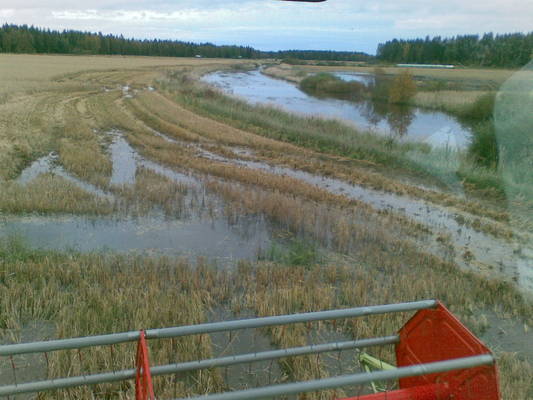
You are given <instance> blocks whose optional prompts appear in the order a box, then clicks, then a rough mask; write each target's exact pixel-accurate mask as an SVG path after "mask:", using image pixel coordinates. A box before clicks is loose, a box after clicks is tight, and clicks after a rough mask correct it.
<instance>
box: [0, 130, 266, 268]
mask: <svg viewBox="0 0 533 400" xmlns="http://www.w3.org/2000/svg"><path fill="white" fill-rule="evenodd" d="M109 135H111V137H112V143H111V145H110V146H109V153H110V154H109V155H110V158H111V160H112V161H113V171H112V176H111V179H110V185H111V186H118V187H121V186H130V185H133V184H134V183H135V181H136V173H137V171H138V168H140V167H142V168H145V169H148V170H150V171H152V172H155V173H156V174H159V175H161V176H163V177H166V178H168V179H170V180H171V181H173V182H175V183H177V184H181V185H186V186H188V187H190V188H192V189H193V190H190V191H189V193H188V195H187V197H186V199H185V203H186V204H192V203H193V202H196V203H198V202H201V203H211V204H215V207H214V209H211V210H210V211H209V212H201V211H199V210H190V211H191V212H188V213H185V214H186V216H185V217H183V218H170V217H168V216H167V215H164V214H163V213H162V212H160V211H158V210H157V209H154V210H153V211H152V212H149V213H147V215H143V216H131V215H124V214H123V213H119V215H115V216H112V217H86V216H72V215H65V216H57V215H55V216H43V215H25V216H9V215H8V216H1V217H0V238H7V237H12V236H16V237H20V238H23V239H24V240H25V242H26V243H27V244H28V245H29V246H31V247H33V248H40V249H58V250H75V251H80V252H92V251H113V252H122V253H139V254H141V253H142V254H159V255H170V256H185V257H190V258H193V257H196V256H205V257H208V258H209V259H216V260H217V261H218V262H220V263H221V264H231V263H233V262H234V261H236V260H239V259H250V260H255V259H257V256H258V255H259V254H260V253H261V252H262V251H264V250H265V249H268V248H269V246H270V236H271V233H270V227H269V225H268V223H267V222H266V221H265V220H264V219H263V218H261V217H257V216H256V217H242V218H239V219H238V221H237V222H235V221H233V222H231V223H230V221H228V219H227V218H225V217H224V216H223V215H222V212H221V209H222V207H221V205H220V204H219V203H220V202H219V201H217V199H213V198H210V197H209V195H208V194H206V193H205V192H204V191H203V185H202V182H201V181H200V180H198V179H196V178H195V177H193V176H192V175H189V174H186V173H180V172H177V171H175V170H173V169H170V168H167V167H164V166H162V165H159V164H157V163H155V162H152V161H150V160H146V159H144V158H143V157H141V156H140V155H139V154H138V153H137V152H136V151H135V150H134V149H133V148H132V147H131V146H130V145H129V143H128V142H127V141H126V139H125V138H124V137H123V135H122V133H121V132H119V131H111V132H109ZM43 173H52V174H56V175H59V176H62V177H64V178H66V179H68V180H69V181H71V182H73V183H75V184H76V185H77V186H79V187H80V188H82V189H84V190H86V191H88V192H90V193H93V194H95V195H98V196H106V197H110V198H111V199H114V200H115V198H114V197H113V196H112V195H111V194H109V193H108V192H107V191H104V190H102V189H100V188H97V187H95V186H93V185H90V184H88V183H86V182H83V181H81V180H80V179H78V178H76V177H74V176H72V175H71V174H69V173H68V172H66V171H65V169H64V168H63V167H62V166H61V165H59V163H58V157H57V156H56V155H55V154H50V155H48V156H46V157H43V158H41V159H38V160H36V161H35V162H34V163H32V164H31V165H30V166H29V167H28V168H26V169H25V170H24V171H23V172H22V173H21V175H20V177H19V178H18V182H19V183H20V184H23V185H24V184H27V183H28V182H30V181H31V180H33V179H35V178H36V177H38V176H39V175H40V174H43ZM198 192H201V193H200V197H201V199H200V200H198V199H194V197H195V196H199V195H198ZM211 197H212V196H211ZM197 207H198V206H197ZM196 211H197V212H196ZM204 214H208V215H204Z"/></svg>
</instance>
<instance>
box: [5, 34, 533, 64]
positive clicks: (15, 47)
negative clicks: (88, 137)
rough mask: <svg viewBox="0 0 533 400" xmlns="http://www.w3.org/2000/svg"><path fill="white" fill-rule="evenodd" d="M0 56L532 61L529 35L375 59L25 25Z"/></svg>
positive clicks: (406, 43)
mask: <svg viewBox="0 0 533 400" xmlns="http://www.w3.org/2000/svg"><path fill="white" fill-rule="evenodd" d="M0 52H3V53H59V54H103V55H114V54H120V55H135V56H160V57H194V56H197V55H200V56H202V57H218V58H281V59H288V60H293V61H295V60H324V61H367V62H379V61H381V62H386V63H417V64H428V63H429V64H456V65H465V66H480V67H510V68H516V67H521V66H524V65H526V64H527V63H528V62H530V61H531V60H532V58H533V32H530V33H527V34H524V33H509V34H497V35H494V34H493V33H486V34H484V35H482V36H479V35H463V36H456V37H452V38H441V37H440V36H437V37H434V38H430V37H429V36H428V37H426V38H425V39H410V40H397V39H394V40H390V41H388V42H386V43H381V44H379V46H378V49H377V56H376V57H374V56H372V55H369V54H366V53H363V52H349V51H326V50H287V51H276V52H272V51H260V50H256V49H254V48H252V47H249V46H218V45H214V44H212V43H200V44H197V43H190V42H182V41H176V40H157V39H153V40H148V39H145V40H139V39H126V38H124V37H123V36H122V35H120V36H114V35H103V34H102V33H90V32H81V31H74V30H65V31H62V32H60V31H54V30H50V29H41V28H36V27H33V26H27V25H20V26H18V25H12V24H5V25H3V26H2V27H1V28H0Z"/></svg>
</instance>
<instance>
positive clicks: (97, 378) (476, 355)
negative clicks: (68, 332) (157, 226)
mask: <svg viewBox="0 0 533 400" xmlns="http://www.w3.org/2000/svg"><path fill="white" fill-rule="evenodd" d="M413 311H415V312H416V313H415V314H414V316H412V317H411V319H409V320H408V322H407V323H406V324H405V325H404V326H403V327H402V328H401V329H400V331H399V332H398V333H397V334H396V335H391V336H386V337H379V338H368V339H359V340H350V341H345V342H335V343H324V344H322V343H321V344H313V345H309V346H303V347H293V348H286V349H279V350H271V351H264V352H255V353H249V354H236V355H231V356H226V357H220V358H211V359H206V360H195V361H189V362H184V363H176V364H169V365H156V366H154V365H151V364H150V361H149V346H148V342H149V340H156V339H157V340H163V339H169V338H176V337H183V336H189V335H202V334H210V333H216V332H231V331H236V330H242V329H252V328H264V327H272V326H282V325H288V324H295V323H310V322H314V321H326V320H338V319H347V318H360V317H364V316H369V315H377V314H386V313H398V312H413ZM126 342H137V357H136V363H137V365H136V368H133V369H129V370H122V371H111V372H102V373H98V374H94V375H84V376H74V377H64V378H55V379H51V380H45V381H36V382H16V383H14V384H12V385H6V386H0V397H1V396H11V395H16V394H20V393H32V392H33V393H36V392H43V391H47V390H57V389H64V388H69V387H75V386H86V385H93V384H103V383H111V382H119V381H124V380H135V389H136V399H137V400H153V399H155V398H156V395H155V394H154V389H153V385H152V380H153V379H156V377H157V376H161V375H175V374H180V373H183V372H189V371H196V370H201V369H212V368H224V367H229V366H232V365H239V364H249V363H254V362H259V361H267V360H269V361H273V360H279V359H282V358H287V357H297V356H303V355H310V354H321V353H326V352H334V351H341V350H353V349H356V350H357V351H361V349H366V348H370V347H374V346H382V345H390V344H394V345H395V352H396V366H387V367H386V368H380V367H382V366H385V364H384V363H382V362H380V361H377V362H375V361H374V366H375V367H376V366H377V367H378V370H370V369H369V370H367V371H366V372H362V373H357V374H352V375H340V376H335V377H330V378H326V379H319V380H312V381H302V382H292V383H287V384H281V385H273V386H264V387H259V388H254V389H247V390H241V391H230V392H226V393H215V394H209V395H204V396H200V397H192V398H191V399H196V400H254V399H267V398H277V397H280V396H281V397H285V396H291V395H298V394H300V393H306V392H314V391H320V390H328V389H336V388H342V387H354V386H362V385H372V387H373V388H377V387H378V385H377V384H376V382H385V381H392V382H396V383H397V387H398V388H399V389H397V390H392V391H383V392H377V393H374V394H368V395H361V396H357V397H352V398H349V399H332V400H356V399H357V400H452V399H453V400H498V399H500V398H501V397H500V392H499V385H498V372H497V369H496V364H495V359H494V356H493V355H492V354H491V352H490V350H489V349H488V348H487V347H486V346H485V345H484V344H483V343H481V341H480V340H479V339H477V338H476V337H475V336H474V335H473V334H472V333H471V332H470V331H469V330H468V329H467V328H466V327H465V326H464V325H462V324H461V322H459V320H458V319H457V318H456V317H454V316H453V315H452V314H451V313H450V312H449V311H448V310H447V309H446V307H444V306H443V305H442V304H441V303H440V302H438V301H435V300H426V301H417V302H411V303H399V304H388V305H379V306H368V307H356V308H349V309H341V310H330V311H320V312H312V313H304V314H292V315H280V316H273V317H265V318H253V319H241V320H235V321H221V322H213V323H207V324H200V325H190V326H180V327H173V328H162V329H149V330H146V331H144V330H143V331H133V332H123V333H115V334H110V335H101V336H90V337H83V338H73V339H61V340H52V341H45V342H34V343H20V344H13V345H4V346H0V357H10V358H11V359H12V357H13V356H16V355H21V354H29V353H43V354H45V355H46V354H47V353H48V352H51V351H61V350H71V349H78V350H80V349H83V348H87V347H92V346H112V345H114V344H118V343H126ZM360 354H361V355H365V354H366V353H360ZM366 359H367V360H375V359H374V358H372V357H371V356H366ZM13 365H14V364H13ZM13 372H15V371H13ZM13 375H14V376H16V374H15V373H14V374H13ZM179 400H184V399H179Z"/></svg>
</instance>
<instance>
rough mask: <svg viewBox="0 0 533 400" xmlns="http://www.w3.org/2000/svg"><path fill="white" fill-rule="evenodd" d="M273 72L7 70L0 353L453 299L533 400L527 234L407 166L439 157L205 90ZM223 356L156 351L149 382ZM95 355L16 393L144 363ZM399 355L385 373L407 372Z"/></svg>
mask: <svg viewBox="0 0 533 400" xmlns="http://www.w3.org/2000/svg"><path fill="white" fill-rule="evenodd" d="M262 63H263V61H253V60H252V61H250V60H246V61H244V60H229V59H227V60H226V59H198V58H191V59H188V58H150V57H118V56H116V57H115V56H113V57H103V56H40V55H12V54H2V55H0V340H1V343H2V344H6V343H17V342H21V341H35V340H45V339H52V338H68V337H77V336H85V335H97V334H105V333H111V332H122V331H129V330H138V329H147V328H159V327H168V326H180V325H188V324H196V323H202V322H207V321H215V320H219V319H230V318H244V317H250V316H269V315H279V314H287V313H296V312H309V311H318V310H327V309H333V308H346V307H356V306H363V305H370V304H387V303H394V302H404V301H415V300H421V299H439V300H441V301H442V302H443V303H444V304H445V305H446V306H447V307H448V308H450V309H451V310H452V311H453V312H454V313H455V314H456V315H457V316H458V317H459V318H460V319H461V321H462V322H463V323H465V324H466V325H467V326H468V328H469V329H471V330H472V331H473V332H474V333H475V334H476V335H478V336H479V337H480V338H482V339H483V340H484V341H485V342H486V343H487V344H488V345H489V347H491V349H492V350H493V351H494V352H495V354H496V355H497V358H498V366H499V369H500V373H501V385H502V392H503V396H504V398H505V399H527V398H533V386H532V383H531V376H533V366H532V365H533V364H532V363H533V352H532V350H531V346H528V343H529V344H530V343H532V341H533V333H532V332H533V331H532V329H531V326H532V325H533V317H532V316H533V303H532V301H533V300H532V298H531V294H530V293H531V290H532V286H531V285H532V282H533V277H531V275H530V274H529V275H528V269H527V267H528V266H530V265H531V264H530V263H531V261H532V257H533V251H532V245H531V244H532V242H531V230H530V227H531V225H530V221H529V220H528V218H525V217H524V218H520V222H519V223H515V222H513V221H515V220H513V216H512V215H510V214H509V212H508V209H507V206H506V204H505V201H504V200H502V199H501V198H499V197H498V195H497V194H495V193H494V192H491V191H490V190H486V191H483V190H477V189H473V188H468V187H465V190H463V191H457V190H453V188H450V187H449V186H447V185H446V184H445V183H443V180H442V175H439V174H434V173H432V172H431V171H430V172H428V171H423V170H422V169H420V168H418V167H413V165H412V164H411V163H412V160H413V159H416V160H426V159H427V158H428V157H429V156H427V154H426V156H427V157H426V158H424V155H425V153H424V151H425V150H424V149H423V148H418V147H417V146H413V145H412V144H393V145H391V144H390V143H388V142H387V140H385V139H384V138H376V137H373V136H372V135H370V134H368V133H367V132H360V131H357V129H355V128H354V127H352V126H348V125H344V124H343V123H342V122H339V121H336V120H321V119H318V118H309V117H305V116H300V115H294V114H289V113H287V112H285V111H283V110H281V109H279V108H276V107H270V106H265V105H250V104H248V103H246V102H244V101H242V100H240V99H236V98H233V97H231V96H228V95H227V94H224V93H223V92H221V91H220V90H218V89H216V88H214V87H211V86H209V85H207V84H206V83H204V82H203V81H202V80H201V77H202V76H203V75H205V74H208V73H210V72H214V71H221V70H222V71H227V72H228V73H230V72H231V71H243V70H251V69H257V68H258V67H259V66H261V64H262ZM502 74H503V73H502ZM500 78H501V79H503V78H502V77H499V78H498V79H500ZM344 149H350V151H351V153H350V154H351V155H347V153H343V151H344ZM341 150H342V151H341ZM417 151H420V153H416V152H417ZM405 154H410V155H413V154H415V155H416V157H415V156H413V157H411V158H410V160H411V161H409V162H408V161H407V158H404V155H405ZM443 163H445V162H444V161H443ZM421 164H423V163H422V161H421ZM439 168H440V167H439ZM443 168H444V167H443ZM409 317H410V315H407V314H405V315H404V314H401V315H394V316H390V315H389V316H375V317H372V318H368V319H365V320H356V321H352V320H347V321H343V322H342V323H341V322H339V323H338V324H335V325H333V324H326V323H322V324H318V323H316V324H315V323H314V324H310V325H306V326H299V325H295V326H293V327H290V328H287V329H286V330H285V329H281V328H279V329H278V328H274V329H269V330H266V329H265V330H261V331H260V332H259V333H258V334H257V335H252V336H253V337H252V340H253V341H257V343H259V342H260V343H262V346H264V347H265V348H267V349H270V348H278V347H292V346H300V345H305V344H307V343H308V340H309V337H310V335H311V333H310V331H311V332H312V335H315V336H317V337H324V338H331V337H333V338H336V339H339V338H363V337H372V336H378V335H389V334H392V333H394V332H396V331H397V330H398V329H399V328H400V327H401V326H402V325H403V323H405V322H406V320H407V319H408V318H409ZM229 341H231V339H229V338H220V337H215V336H210V335H202V336H198V337H193V338H183V339H179V340H178V339H177V340H173V341H172V342H171V341H167V342H165V343H163V341H161V343H159V342H158V341H154V344H153V346H152V345H151V348H150V351H151V357H152V363H153V364H161V363H169V362H181V361H189V360H195V359H200V358H208V357H212V356H216V355H221V354H224V355H226V353H225V351H226V350H227V348H228V346H230V344H229ZM254 343H255V342H254ZM248 351H253V349H248ZM369 352H370V353H372V349H369ZM82 353H83V356H80V355H79V354H76V353H75V352H69V351H65V352H55V353H50V354H49V355H48V358H47V359H46V360H43V359H42V357H39V356H36V357H33V358H32V357H29V358H28V357H24V358H20V359H18V358H17V359H15V360H14V362H15V363H16V367H17V368H16V370H17V380H18V382H19V383H20V382H22V381H24V380H36V379H46V378H48V379H50V378H56V377H61V376H65V375H67V374H68V375H71V376H73V375H79V374H88V373H96V372H98V371H101V370H102V369H103V370H119V369H127V368H131V366H132V365H133V360H134V349H133V346H130V345H120V346H116V348H115V349H114V351H113V352H111V353H110V352H109V351H104V350H103V349H98V348H95V349H91V350H84V351H83V352H82ZM393 353H394V352H393V349H392V348H389V347H386V348H383V349H380V350H375V353H374V354H373V355H375V356H376V357H378V358H380V359H383V360H385V361H388V362H394V354H393ZM348 360H349V361H348V362H346V363H344V364H342V365H341V363H340V362H339V363H333V364H334V365H337V364H338V365H339V367H338V368H341V367H342V368H343V372H344V373H346V372H348V371H350V369H352V370H357V368H358V366H357V361H356V355H355V354H349V355H348ZM0 363H1V364H0V384H9V383H13V382H12V364H11V361H10V360H0ZM352 364H353V365H352ZM331 365H332V362H328V360H327V359H326V358H320V359H317V358H316V357H311V356H309V357H307V356H303V357H295V358H287V359H283V360H281V361H280V362H279V363H277V364H276V365H270V366H268V368H264V369H263V370H259V369H258V370H257V371H255V372H254V373H253V374H251V375H253V376H256V378H255V379H256V381H254V380H253V379H252V378H250V379H248V380H245V381H244V382H235V380H232V379H231V376H232V374H237V373H241V372H242V371H241V372H234V373H232V370H231V368H230V370H229V373H228V371H224V370H218V369H211V370H204V371H199V372H194V373H190V374H183V375H180V376H176V377H173V376H171V377H166V378H163V377H157V378H155V387H156V391H157V393H158V396H159V397H161V398H173V397H183V396H187V395H192V394H200V393H210V392H214V391H220V390H223V389H228V388H231V389H234V388H239V387H246V386H248V385H252V386H254V385H255V384H256V383H257V382H259V383H263V384H264V382H266V381H272V382H273V383H274V382H290V381H294V380H307V379H316V378H323V377H325V376H328V375H330V374H338V373H339V370H338V369H337V367H333V368H332V366H331ZM134 390H135V388H134V384H133V383H132V382H125V383H120V384H108V385H97V386H88V387H84V388H76V389H68V390H61V391H56V392H47V393H41V394H39V396H38V397H35V398H39V399H49V398H50V399H57V398H59V399H93V398H110V399H111V398H113V399H115V398H116V399H126V398H131V397H132V395H133V393H134ZM347 393H348V394H350V393H352V392H350V391H348V392H347ZM336 394H337V395H339V391H337V393H336ZM331 396H332V392H327V391H326V392H321V393H316V394H312V395H308V396H307V397H305V398H306V399H310V398H313V399H329V398H331ZM30 398H31V397H30Z"/></svg>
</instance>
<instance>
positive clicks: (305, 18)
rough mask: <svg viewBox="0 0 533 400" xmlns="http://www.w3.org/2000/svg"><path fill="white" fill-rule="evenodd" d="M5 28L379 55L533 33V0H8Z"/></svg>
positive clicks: (1, 19)
mask: <svg viewBox="0 0 533 400" xmlns="http://www.w3.org/2000/svg"><path fill="white" fill-rule="evenodd" d="M0 23H2V24H3V23H13V24H28V25H35V26H39V27H46V28H51V29H59V30H62V29H76V30H83V31H91V32H102V33H104V34H108V33H112V34H122V35H124V36H125V37H128V38H130V37H134V38H138V39H145V38H147V39H156V38H158V39H174V40H184V41H192V42H211V43H215V44H238V45H246V46H252V47H254V48H256V49H260V50H287V49H316V50H345V51H364V52H366V53H370V54H375V51H376V48H377V45H378V43H380V42H384V41H387V40H390V39H393V38H405V39H407V38H413V37H425V36H426V35H429V36H436V35H440V36H453V35H457V34H467V33H479V34H482V33H484V32H490V31H492V32H495V33H506V32H529V31H533V0H403V1H401V0H327V1H326V2H323V3H293V2H284V1H279V0H151V1H146V0H85V1H72V0H0Z"/></svg>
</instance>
